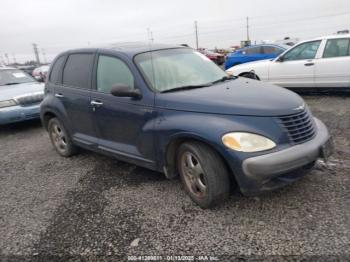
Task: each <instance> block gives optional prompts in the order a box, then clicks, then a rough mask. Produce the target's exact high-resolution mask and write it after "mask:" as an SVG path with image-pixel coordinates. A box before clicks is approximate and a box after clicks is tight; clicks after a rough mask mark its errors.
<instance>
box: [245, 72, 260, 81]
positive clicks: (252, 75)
mask: <svg viewBox="0 0 350 262" xmlns="http://www.w3.org/2000/svg"><path fill="white" fill-rule="evenodd" d="M240 76H241V77H245V78H250V79H254V80H260V78H259V77H258V76H257V75H256V74H255V73H253V72H249V73H243V74H241V75H240Z"/></svg>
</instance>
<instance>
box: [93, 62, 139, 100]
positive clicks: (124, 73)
mask: <svg viewBox="0 0 350 262" xmlns="http://www.w3.org/2000/svg"><path fill="white" fill-rule="evenodd" d="M118 84H122V85H127V86H128V87H129V88H130V89H133V88H134V77H133V75H132V73H131V71H130V69H129V68H128V67H127V65H126V64H125V63H124V62H123V61H121V60H120V59H118V58H115V57H110V56H103V55H101V56H100V57H99V59H98V66H97V90H98V91H102V92H106V93H109V92H110V90H111V88H112V87H113V86H114V85H118Z"/></svg>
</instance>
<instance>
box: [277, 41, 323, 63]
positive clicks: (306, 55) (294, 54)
mask: <svg viewBox="0 0 350 262" xmlns="http://www.w3.org/2000/svg"><path fill="white" fill-rule="evenodd" d="M320 43H321V41H313V42H307V43H303V44H300V45H298V46H296V47H294V48H292V49H291V50H290V51H288V52H287V53H286V54H285V55H284V57H283V58H284V61H291V60H304V59H313V58H315V56H316V53H317V50H318V47H319V46H320Z"/></svg>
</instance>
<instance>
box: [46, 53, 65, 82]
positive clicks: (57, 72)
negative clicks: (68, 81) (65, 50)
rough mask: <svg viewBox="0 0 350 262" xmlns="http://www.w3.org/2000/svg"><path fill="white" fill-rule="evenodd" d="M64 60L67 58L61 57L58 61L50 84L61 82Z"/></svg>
mask: <svg viewBox="0 0 350 262" xmlns="http://www.w3.org/2000/svg"><path fill="white" fill-rule="evenodd" d="M64 60H65V56H61V57H59V58H58V59H57V60H56V62H55V64H54V65H53V66H52V69H51V72H50V77H49V82H52V83H59V82H60V81H61V79H60V72H61V68H62V66H63V63H64Z"/></svg>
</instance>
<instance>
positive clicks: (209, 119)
mask: <svg viewBox="0 0 350 262" xmlns="http://www.w3.org/2000/svg"><path fill="white" fill-rule="evenodd" d="M148 48H149V47H148V46H146V47H142V48H137V47H133V48H130V49H128V48H124V49H121V50H119V49H114V50H111V49H80V50H73V51H68V52H65V53H62V54H61V55H60V56H64V57H65V59H67V56H68V55H69V54H70V53H75V52H91V53H94V54H95V62H94V66H93V69H92V70H93V72H94V73H93V74H92V76H91V79H90V80H91V81H89V83H90V82H91V83H92V86H91V89H90V90H81V89H78V88H71V87H66V86H63V85H60V84H53V83H50V82H48V83H46V96H45V99H44V101H43V102H42V104H41V119H42V122H43V125H44V126H45V127H46V128H47V124H48V122H47V118H48V117H50V116H56V117H57V118H59V119H60V120H61V121H62V122H63V124H64V126H65V127H66V129H67V132H68V133H69V135H70V137H72V140H73V142H74V143H75V144H76V145H79V146H81V147H84V148H87V149H90V150H93V151H96V152H100V153H104V154H107V155H112V156H115V157H117V158H118V159H121V160H124V161H127V162H130V163H134V164H137V165H139V166H143V167H146V168H149V169H152V170H156V171H160V172H164V173H166V175H167V176H168V177H172V176H173V175H174V174H172V172H174V171H175V170H174V169H173V166H172V165H173V164H174V163H171V161H170V160H174V159H169V155H168V152H169V151H168V150H169V149H170V148H171V146H172V145H173V144H174V143H175V142H176V141H179V140H184V139H185V140H186V139H195V140H198V141H202V142H204V143H206V144H208V145H210V146H212V147H213V148H214V149H215V150H217V152H218V153H219V154H220V155H221V156H222V157H223V158H224V160H225V162H226V163H227V165H228V166H229V168H230V170H231V173H232V175H233V176H234V178H235V180H236V181H237V183H238V184H239V186H240V189H241V191H242V192H244V193H246V194H249V192H256V191H258V190H259V187H261V184H259V183H258V182H257V181H255V180H253V179H251V178H249V177H247V176H246V174H245V173H244V171H243V169H242V162H243V161H244V160H245V159H248V158H251V157H255V156H261V155H265V154H269V153H272V152H278V151H280V150H283V149H286V148H289V147H291V142H290V140H289V138H288V136H287V134H286V132H285V130H283V129H282V128H281V127H280V126H279V125H278V124H277V122H276V116H278V115H288V114H294V113H295V111H294V110H295V108H299V107H300V106H304V101H303V100H302V98H300V97H299V96H298V95H296V94H295V93H293V92H291V91H289V90H286V89H284V88H280V87H276V86H273V85H270V84H268V83H263V82H259V81H254V80H249V79H241V78H238V79H233V80H229V81H226V82H223V83H218V84H215V85H213V86H210V87H205V88H201V89H193V90H186V91H179V92H174V93H164V94H162V93H157V92H154V91H152V90H151V88H149V86H148V84H147V83H146V81H145V80H144V78H143V76H142V75H141V73H140V70H139V69H138V68H137V66H136V65H135V64H134V57H135V56H136V55H137V54H139V53H143V52H147V51H149V49H148ZM152 48H153V49H152V50H159V49H169V48H175V47H172V46H163V45H161V46H158V45H153V47H152ZM176 48H179V47H176ZM96 54H109V55H112V56H115V57H118V58H120V59H122V60H123V61H124V62H125V63H126V64H127V65H128V66H129V69H130V70H131V71H132V73H133V75H134V78H135V85H136V86H137V88H138V89H139V90H140V91H141V93H142V99H139V100H137V99H132V98H127V97H115V96H112V95H110V94H104V93H100V92H97V91H95V86H96V63H97V59H96V56H97V55H96ZM56 60H57V58H56ZM54 63H55V61H54V62H53V64H54ZM61 79H62V70H61ZM57 93H60V94H62V95H63V96H64V97H63V98H57V97H56V96H55V94H57ZM261 94H264V95H261ZM265 94H266V95H265ZM92 99H98V100H102V101H103V102H104V103H106V106H105V104H104V105H103V106H102V107H100V108H97V109H96V110H93V108H92V106H91V104H90V101H91V100H92ZM96 111H98V112H97V113H96ZM232 131H243V132H250V133H256V134H260V135H263V136H266V137H268V138H270V139H272V140H273V141H275V143H276V144H277V146H276V147H275V148H273V149H271V150H267V151H263V152H255V153H242V152H238V151H233V150H230V149H227V148H226V147H225V146H224V145H223V144H222V141H221V138H222V136H223V135H224V134H226V133H229V132H232ZM290 181H291V179H290Z"/></svg>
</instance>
